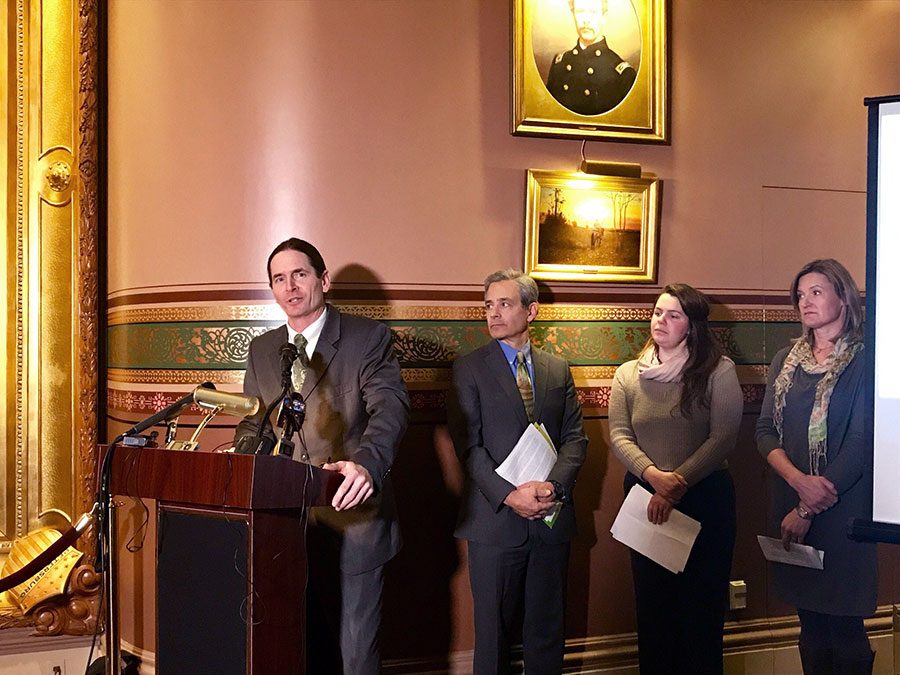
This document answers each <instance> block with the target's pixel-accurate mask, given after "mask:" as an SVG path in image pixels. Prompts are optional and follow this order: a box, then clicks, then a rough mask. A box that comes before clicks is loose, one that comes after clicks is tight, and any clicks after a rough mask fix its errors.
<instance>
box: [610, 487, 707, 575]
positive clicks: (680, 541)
mask: <svg viewBox="0 0 900 675" xmlns="http://www.w3.org/2000/svg"><path fill="white" fill-rule="evenodd" d="M650 496H651V495H650V493H649V492H647V490H645V489H644V488H642V487H641V486H640V485H635V486H634V487H632V488H631V490H629V491H628V495H627V496H626V497H625V501H624V503H623V504H622V508H621V509H619V514H618V515H617V516H616V520H615V522H613V525H612V528H611V529H610V532H612V536H613V539H616V540H617V541H620V542H622V543H623V544H625V545H626V546H628V547H629V548H633V549H634V550H635V551H637V552H638V553H643V554H644V555H645V556H647V557H648V558H650V560H652V561H654V562H655V563H658V564H660V565H662V566H663V567H665V568H666V569H667V570H669V571H670V572H675V573H676V574H678V573H679V572H683V571H684V566H685V565H686V564H687V560H688V556H689V555H690V554H691V549H692V548H693V546H694V541H695V540H696V539H697V534H699V532H700V523H699V522H698V521H696V520H694V519H693V518H691V517H689V516H686V515H684V514H683V513H681V512H680V511H678V510H676V509H672V512H671V513H670V514H669V519H668V520H667V521H666V522H665V523H663V524H662V525H654V524H653V523H651V522H650V521H649V520H647V505H648V504H649V503H650Z"/></svg>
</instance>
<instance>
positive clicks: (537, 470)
mask: <svg viewBox="0 0 900 675" xmlns="http://www.w3.org/2000/svg"><path fill="white" fill-rule="evenodd" d="M554 464H556V448H554V447H553V443H551V442H550V437H549V436H548V435H547V431H546V430H544V429H541V428H539V427H538V426H537V425H536V424H529V425H528V428H527V429H525V432H524V433H523V434H522V435H521V436H520V437H519V440H518V442H517V443H516V445H515V447H514V448H513V449H512V451H511V452H510V453H509V455H508V456H507V457H506V459H504V460H503V463H502V464H501V465H500V466H498V467H497V468H496V472H497V475H498V476H500V477H501V478H504V479H506V480H508V481H509V482H510V483H512V484H513V485H515V486H517V487H518V486H519V485H522V484H523V483H527V482H529V481H532V480H547V476H549V475H550V471H551V470H552V469H553V465H554Z"/></svg>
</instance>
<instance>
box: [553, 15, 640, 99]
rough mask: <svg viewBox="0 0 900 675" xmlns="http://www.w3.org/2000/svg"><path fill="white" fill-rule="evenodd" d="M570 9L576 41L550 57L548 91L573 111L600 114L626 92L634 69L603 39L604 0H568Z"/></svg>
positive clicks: (629, 87) (628, 89) (634, 75)
mask: <svg viewBox="0 0 900 675" xmlns="http://www.w3.org/2000/svg"><path fill="white" fill-rule="evenodd" d="M569 9H571V10H572V18H573V19H574V20H575V30H576V31H577V33H578V41H577V42H576V43H575V47H573V48H572V49H569V50H568V51H565V52H562V53H561V54H557V55H556V58H554V59H553V64H552V65H551V66H550V72H549V73H548V75H547V90H548V91H549V92H550V94H551V96H553V98H555V99H556V100H557V101H559V102H560V103H561V104H562V105H563V106H565V107H566V108H568V109H569V110H571V111H572V112H576V113H578V114H579V115H600V114H602V113H605V112H608V111H610V110H612V109H613V108H615V107H616V106H617V105H619V103H621V102H622V100H623V99H624V98H625V97H626V96H627V95H628V92H629V91H631V87H632V86H633V85H634V81H635V79H636V78H637V71H636V70H635V69H634V66H632V65H631V64H630V63H628V61H625V60H623V59H622V58H621V57H620V56H619V55H618V54H616V52H614V51H613V50H612V49H610V47H609V45H608V44H607V42H606V37H605V36H604V34H603V32H604V22H605V19H606V11H607V9H606V0H569Z"/></svg>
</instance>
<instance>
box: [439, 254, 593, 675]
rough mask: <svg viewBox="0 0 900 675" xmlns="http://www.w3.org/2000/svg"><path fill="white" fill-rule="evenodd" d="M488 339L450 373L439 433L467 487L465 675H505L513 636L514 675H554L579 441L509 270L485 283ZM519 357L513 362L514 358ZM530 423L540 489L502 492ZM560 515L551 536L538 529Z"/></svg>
mask: <svg viewBox="0 0 900 675" xmlns="http://www.w3.org/2000/svg"><path fill="white" fill-rule="evenodd" d="M484 288H485V296H484V305H485V309H486V310H487V324H488V330H489V332H490V334H491V337H493V338H494V339H493V340H492V341H491V342H490V343H489V344H487V345H485V346H484V347H481V348H480V349H477V350H476V351H474V352H472V353H471V354H469V355H467V356H463V357H462V358H460V359H458V360H457V361H456V363H455V364H454V367H453V393H452V396H451V397H450V407H449V421H450V428H451V433H452V435H453V442H454V445H455V447H456V453H457V455H458V456H459V458H460V461H461V462H462V464H463V467H464V468H465V472H466V485H465V489H464V494H463V498H462V507H461V511H460V516H459V523H458V526H457V529H456V536H457V537H460V538H463V539H467V540H468V542H469V543H468V551H469V578H470V581H471V585H472V597H473V600H474V605H475V663H474V669H475V673H476V675H483V674H487V673H504V672H508V671H509V668H510V640H511V639H512V638H513V637H514V636H515V635H516V634H517V632H518V629H519V628H521V629H522V641H523V646H524V652H525V670H526V672H529V673H541V674H542V675H545V674H551V673H559V672H561V671H562V664H563V649H564V642H565V632H564V615H565V596H566V576H567V572H568V561H569V543H570V541H571V539H572V537H573V536H574V534H575V511H574V508H573V506H572V490H573V488H574V486H575V477H576V476H577V474H578V470H579V468H580V467H581V465H582V463H583V462H584V457H585V451H586V448H587V438H586V437H585V435H584V431H583V430H582V421H581V407H580V405H579V404H578V399H577V398H576V394H575V384H574V382H573V381H572V374H571V373H570V371H569V366H568V364H567V363H566V362H565V361H564V360H563V359H561V358H559V357H557V356H553V355H551V354H548V353H547V352H544V351H541V350H539V349H535V348H532V347H531V344H530V342H529V335H528V328H529V324H530V323H531V322H532V321H533V320H534V318H535V316H537V312H538V302H537V299H538V289H537V284H535V282H534V280H533V279H532V278H531V277H528V276H526V275H525V274H523V273H522V272H520V271H518V270H511V269H510V270H502V271H499V272H495V273H494V274H491V275H490V276H489V277H488V278H487V279H485V282H484ZM520 354H521V356H520ZM531 421H533V422H535V423H537V424H543V425H544V426H545V427H546V430H547V433H548V435H549V436H550V439H551V440H552V441H553V444H554V446H555V448H556V449H557V459H556V464H555V465H554V466H553V469H552V470H551V471H550V475H549V476H548V477H547V479H546V480H543V481H530V482H526V483H524V484H522V485H513V484H511V483H509V482H507V481H506V480H505V479H503V478H501V477H500V476H499V475H498V474H497V473H496V471H495V470H496V468H497V467H498V466H499V465H500V464H501V463H502V462H503V460H504V459H506V457H507V456H508V455H509V453H510V451H511V450H512V449H513V447H514V446H515V444H516V442H517V441H518V440H519V437H520V436H521V435H522V433H523V432H524V431H525V429H526V428H527V427H528V425H529V423H530V422H531ZM559 505H561V508H560V510H559V513H558V516H557V518H556V520H555V522H554V523H553V525H552V527H551V526H549V525H548V524H547V523H546V522H545V521H544V517H545V516H546V515H548V514H550V513H551V512H552V511H554V510H555V509H556V508H558V507H559Z"/></svg>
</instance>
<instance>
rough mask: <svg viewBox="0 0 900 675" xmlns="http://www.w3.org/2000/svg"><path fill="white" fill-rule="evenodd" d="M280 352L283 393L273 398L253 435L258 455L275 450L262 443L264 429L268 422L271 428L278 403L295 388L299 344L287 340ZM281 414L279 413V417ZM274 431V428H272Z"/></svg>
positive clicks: (279, 443) (254, 446) (255, 451)
mask: <svg viewBox="0 0 900 675" xmlns="http://www.w3.org/2000/svg"><path fill="white" fill-rule="evenodd" d="M278 353H279V354H280V355H281V393H280V394H279V395H278V396H276V397H275V398H274V399H272V402H271V403H270V404H269V405H268V407H267V408H266V411H265V413H264V414H263V417H262V419H261V420H260V422H259V425H258V426H257V427H256V435H255V436H254V437H253V448H254V450H253V452H254V453H255V454H257V455H268V454H269V453H273V454H274V452H275V447H272V448H269V449H266V446H265V444H264V443H262V435H263V429H264V428H265V427H266V425H267V424H268V425H269V427H270V428H271V426H272V423H271V422H270V421H269V418H270V416H271V415H272V412H273V411H274V410H275V406H277V405H278V403H279V402H282V405H283V401H284V400H285V398H286V397H287V396H288V394H289V393H290V391H291V389H292V388H293V382H292V381H291V370H292V369H293V367H294V361H295V360H296V359H297V355H298V354H299V352H298V351H297V346H296V345H295V344H294V343H293V342H285V343H284V344H283V345H281V347H280V348H279V349H278ZM280 417H281V415H279V418H280ZM272 431H273V432H274V429H273V430H272ZM278 445H281V441H278Z"/></svg>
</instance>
